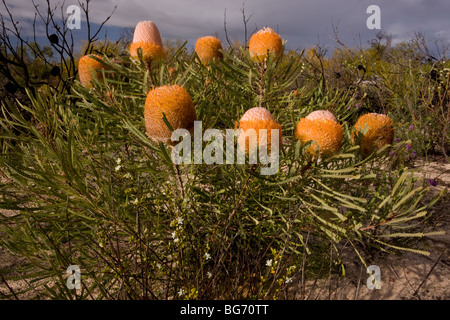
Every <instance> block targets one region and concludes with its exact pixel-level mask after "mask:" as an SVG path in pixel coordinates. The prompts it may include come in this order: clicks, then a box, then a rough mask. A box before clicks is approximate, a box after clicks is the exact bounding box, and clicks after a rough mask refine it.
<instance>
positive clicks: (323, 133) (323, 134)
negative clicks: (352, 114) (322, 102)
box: [295, 110, 344, 157]
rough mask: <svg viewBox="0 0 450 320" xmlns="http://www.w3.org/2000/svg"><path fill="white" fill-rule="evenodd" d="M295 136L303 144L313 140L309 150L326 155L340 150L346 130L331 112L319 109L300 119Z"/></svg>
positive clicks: (314, 153)
mask: <svg viewBox="0 0 450 320" xmlns="http://www.w3.org/2000/svg"><path fill="white" fill-rule="evenodd" d="M295 137H296V138H297V139H298V140H299V141H300V142H301V143H302V144H305V143H307V142H308V141H313V143H312V144H311V146H310V147H309V148H308V152H309V153H310V154H312V155H319V156H322V157H326V156H331V155H333V154H336V153H338V152H339V151H340V149H341V147H342V140H343V138H344V130H343V129H342V125H340V124H339V123H338V122H337V121H336V118H335V116H334V115H333V114H332V113H331V112H329V111H326V110H317V111H314V112H311V113H310V114H309V115H308V116H307V117H305V118H302V119H300V121H299V122H298V124H297V127H296V129H295Z"/></svg>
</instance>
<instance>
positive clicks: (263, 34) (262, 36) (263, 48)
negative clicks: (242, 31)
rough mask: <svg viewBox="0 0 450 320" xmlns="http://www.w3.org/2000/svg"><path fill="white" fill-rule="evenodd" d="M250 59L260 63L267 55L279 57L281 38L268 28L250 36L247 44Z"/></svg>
mask: <svg viewBox="0 0 450 320" xmlns="http://www.w3.org/2000/svg"><path fill="white" fill-rule="evenodd" d="M248 51H249V53H250V57H251V58H252V59H253V60H254V61H259V62H262V61H264V60H265V59H266V58H267V57H268V55H271V54H273V55H274V56H276V57H277V56H279V55H280V54H281V52H282V51H283V42H282V41H281V37H280V36H279V35H278V34H277V33H275V31H273V30H272V29H270V28H264V29H261V30H259V31H258V32H257V33H255V34H254V35H252V37H251V38H250V41H249V44H248Z"/></svg>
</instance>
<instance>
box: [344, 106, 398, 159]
mask: <svg viewBox="0 0 450 320" xmlns="http://www.w3.org/2000/svg"><path fill="white" fill-rule="evenodd" d="M366 127H367V128H368V130H367V132H366V133H365V134H364V136H363V137H362V138H361V153H362V155H363V156H364V157H367V156H368V155H370V154H371V153H373V152H375V151H377V150H379V149H381V148H382V147H383V146H385V145H387V144H392V143H393V142H394V123H393V121H392V120H391V118H389V116H387V115H385V114H379V113H367V114H364V115H362V116H361V117H359V119H358V121H356V123H355V126H354V130H353V132H352V142H353V143H355V135H356V134H358V133H362V131H363V130H364V128H366Z"/></svg>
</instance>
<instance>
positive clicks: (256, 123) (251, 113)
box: [238, 107, 282, 154]
mask: <svg viewBox="0 0 450 320" xmlns="http://www.w3.org/2000/svg"><path fill="white" fill-rule="evenodd" d="M239 129H241V130H242V131H241V133H240V135H239V137H238V146H239V149H240V150H241V151H242V152H245V153H247V154H251V153H253V152H255V151H256V150H255V148H256V145H257V146H259V148H261V147H267V151H268V152H270V151H271V143H272V131H271V130H272V129H277V130H278V146H279V147H278V148H279V149H280V148H281V145H282V132H281V125H280V124H278V123H277V122H276V121H275V119H274V117H273V116H272V114H271V113H270V112H269V110H267V109H265V108H262V107H255V108H251V109H249V110H247V111H246V112H245V113H244V115H243V116H242V118H241V119H240V120H239ZM249 129H253V130H254V131H248V130H249ZM260 129H266V130H267V131H266V132H267V141H264V139H261V140H260V138H261V137H262V136H260V135H261V133H262V132H261V133H260V131H259V130H260ZM255 135H256V137H255ZM252 140H256V145H255V146H253V145H252V144H251V143H250V142H251V141H252Z"/></svg>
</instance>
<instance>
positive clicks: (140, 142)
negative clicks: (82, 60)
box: [0, 44, 440, 299]
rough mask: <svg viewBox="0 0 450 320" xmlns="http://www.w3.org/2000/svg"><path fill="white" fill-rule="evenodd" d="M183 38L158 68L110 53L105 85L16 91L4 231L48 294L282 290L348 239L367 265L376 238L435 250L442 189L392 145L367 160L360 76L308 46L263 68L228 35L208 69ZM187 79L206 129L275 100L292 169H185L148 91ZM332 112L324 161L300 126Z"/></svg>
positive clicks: (262, 293) (10, 111)
mask: <svg viewBox="0 0 450 320" xmlns="http://www.w3.org/2000/svg"><path fill="white" fill-rule="evenodd" d="M184 45H185V44H182V45H179V46H178V47H176V48H172V49H171V50H169V51H168V52H169V54H168V55H167V57H166V60H165V61H163V62H160V63H154V64H153V65H152V68H151V71H150V72H149V70H147V69H146V67H145V65H144V63H142V62H141V63H139V62H136V63H134V62H132V61H131V60H130V58H129V57H127V56H124V57H121V60H120V61H118V60H113V59H109V58H108V57H105V58H104V61H105V63H106V64H107V66H108V69H105V70H103V72H104V73H105V77H104V78H105V81H104V82H102V83H100V82H98V81H97V82H96V83H95V86H94V88H93V89H92V90H89V89H86V88H83V87H82V86H81V85H80V84H79V83H78V82H76V83H75V84H74V86H73V87H72V88H71V94H70V95H62V94H58V93H54V94H51V93H46V94H38V95H36V96H35V97H33V96H32V95H30V99H31V103H30V104H29V105H25V104H19V105H16V104H12V103H3V104H2V108H1V112H2V118H1V119H0V126H1V130H2V131H1V132H2V134H1V141H2V145H3V146H7V147H8V148H7V149H8V152H4V153H3V154H1V155H0V174H1V177H2V179H3V180H2V182H1V184H0V190H1V197H0V208H3V209H8V210H13V212H15V214H14V215H12V216H11V215H6V214H2V215H1V216H0V232H1V233H2V238H1V240H0V244H1V246H2V247H4V248H7V249H8V250H10V251H12V252H14V253H16V254H19V255H20V256H22V257H25V258H26V260H27V262H28V264H27V265H26V266H25V267H26V268H25V269H24V270H23V272H24V273H23V274H24V277H26V278H29V279H35V280H36V279H37V280H40V281H44V282H45V283H46V290H44V291H43V292H39V295H40V297H51V298H59V299H75V298H76V299H88V298H93V299H118V298H131V299H139V298H145V299H168V298H175V299H184V298H186V299H205V298H208V299H236V298H245V299H257V298H266V299H277V298H283V297H285V296H286V294H287V288H288V287H289V286H290V283H291V282H292V279H301V278H302V277H307V278H309V277H314V276H316V275H320V274H323V272H322V273H321V270H322V267H323V266H324V264H325V265H327V264H329V262H328V259H333V262H335V263H337V264H338V265H340V266H341V272H342V273H344V269H343V264H342V261H341V257H340V256H339V252H340V250H339V248H340V247H341V246H342V245H343V244H350V245H351V246H352V247H353V248H354V249H355V250H356V252H357V253H358V255H359V256H360V257H361V259H362V262H363V263H365V262H364V259H363V253H362V252H361V250H362V248H367V247H372V248H378V249H380V250H384V251H389V252H398V251H401V250H406V251H412V252H416V253H421V254H427V253H426V252H425V251H423V250H422V249H421V248H420V247H419V245H418V244H417V243H415V242H411V241H410V238H415V237H418V236H420V237H423V236H427V235H433V233H432V234H426V233H423V230H422V229H421V222H422V221H423V220H424V219H425V218H427V217H428V216H429V214H428V213H427V212H428V210H429V209H430V207H431V206H432V205H433V204H434V203H435V202H436V201H437V200H438V199H439V196H440V195H438V196H437V197H436V198H435V199H434V200H433V201H432V202H430V203H427V204H424V203H423V201H421V200H422V198H423V197H424V195H426V194H427V191H428V190H427V188H425V187H422V186H418V184H417V179H416V178H413V176H412V173H411V172H410V171H409V170H408V169H407V168H406V167H404V166H402V165H401V166H392V159H391V157H390V156H389V151H390V146H387V147H386V148H383V149H382V150H379V151H377V152H376V153H374V154H372V155H370V156H369V157H367V158H365V159H362V158H361V156H360V153H359V148H358V147H357V146H353V145H352V144H351V143H350V134H351V127H352V124H353V121H354V120H355V117H356V116H357V115H358V112H357V111H355V108H354V105H355V103H356V102H357V101H358V98H357V97H356V94H357V91H355V90H354V88H353V87H351V88H350V87H349V88H344V87H342V86H340V85H335V84H333V83H332V82H329V81H326V78H323V79H321V80H320V79H319V81H316V80H317V78H315V75H314V74H309V72H310V69H309V67H305V60H304V57H303V55H302V54H296V53H292V52H291V53H290V54H289V55H284V56H281V57H279V58H278V59H269V60H268V62H267V64H264V65H262V64H258V63H255V62H253V61H251V59H250V58H249V55H248V53H247V52H246V51H245V50H244V49H236V48H228V49H226V50H225V52H224V60H223V61H221V62H218V63H217V64H213V65H211V66H210V67H205V66H203V65H202V64H200V63H199V61H198V58H197V57H196V55H195V54H189V53H187V52H186V51H187V50H186V49H185V48H184ZM112 52H113V51H112ZM116 58H117V57H116ZM330 65H331V64H330V63H329V64H328V66H330ZM348 68H350V66H349V67H348ZM380 68H381V67H380ZM327 72H328V71H327ZM320 74H321V77H323V75H324V73H323V72H320ZM389 79H390V78H389V77H386V78H385V82H386V81H389ZM405 81H409V80H405ZM173 83H178V84H180V85H183V86H184V87H185V88H186V89H187V90H188V91H189V93H190V95H191V96H192V98H193V101H194V104H195V106H196V111H197V116H198V119H199V120H201V121H203V129H204V130H205V129H208V128H217V129H227V128H234V126H235V123H236V121H238V120H239V118H240V117H241V116H242V115H243V114H244V112H245V111H246V110H248V109H250V108H252V107H256V106H263V107H265V108H267V109H268V110H270V111H271V113H272V114H273V115H274V117H275V118H276V120H277V122H279V123H280V124H281V125H282V127H283V136H284V147H283V149H282V152H281V153H280V170H279V171H278V172H277V174H275V175H273V176H262V175H260V174H259V170H258V167H259V166H260V165H249V164H233V165H227V164H223V165H206V164H199V165H197V164H196V165H194V164H192V165H179V166H175V165H174V164H173V163H172V161H171V159H170V153H171V150H170V148H168V147H166V146H164V145H158V144H153V143H151V142H150V141H149V139H148V138H147V137H146V135H145V127H144V117H143V113H144V103H145V98H146V94H147V92H148V90H149V88H150V87H152V86H161V85H166V84H173ZM388 84H389V83H388ZM395 85H398V83H395ZM405 85H406V84H405ZM386 86H387V88H388V89H389V90H391V91H392V92H399V90H397V89H396V88H397V87H395V86H394V84H392V85H391V86H390V87H389V86H388V85H386ZM402 90H403V91H402V92H403V93H404V90H406V89H402ZM402 92H400V93H397V94H399V95H400V94H403V93H402ZM317 109H330V110H332V111H333V113H335V114H336V116H337V118H338V120H339V121H340V122H341V123H343V125H344V129H345V141H344V145H343V148H342V151H341V153H339V154H337V155H335V156H333V157H330V158H324V159H320V160H318V159H313V158H311V157H310V156H309V155H308V153H307V152H306V149H307V147H308V146H307V145H306V146H305V145H303V146H302V145H300V143H299V142H297V140H296V139H295V138H294V135H293V132H294V128H295V125H296V124H297V122H298V120H299V119H300V118H301V117H304V116H306V115H307V114H308V113H309V112H311V111H313V110H317ZM23 110H26V111H27V112H28V113H29V114H31V119H28V118H26V117H24V116H23V112H22V111H23ZM390 111H392V110H390ZM400 113H401V112H400V111H398V113H395V115H396V117H400V115H399V114H400ZM409 116H412V115H409ZM397 123H398V121H397ZM397 130H401V127H400V129H397ZM17 132H19V134H17ZM406 138H409V139H413V138H414V136H411V137H410V136H408V137H406V136H405V139H406ZM407 143H411V141H405V140H404V141H401V142H399V143H397V144H396V146H395V147H397V148H404V147H405V145H406V144H407ZM434 234H435V233H434ZM330 252H332V253H333V254H330ZM331 256H333V257H334V258H332V257H331ZM70 265H78V266H80V268H81V272H82V273H81V276H82V288H81V289H80V290H69V289H68V288H67V286H66V278H67V274H66V269H67V267H68V266H70ZM38 284H39V282H36V285H38Z"/></svg>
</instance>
